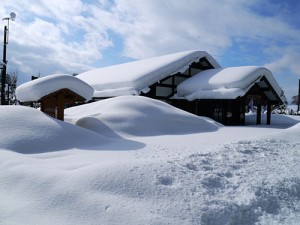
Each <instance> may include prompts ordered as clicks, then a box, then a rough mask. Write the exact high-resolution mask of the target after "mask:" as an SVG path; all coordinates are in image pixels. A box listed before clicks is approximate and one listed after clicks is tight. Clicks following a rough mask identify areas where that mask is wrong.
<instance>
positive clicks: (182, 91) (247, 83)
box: [177, 66, 286, 103]
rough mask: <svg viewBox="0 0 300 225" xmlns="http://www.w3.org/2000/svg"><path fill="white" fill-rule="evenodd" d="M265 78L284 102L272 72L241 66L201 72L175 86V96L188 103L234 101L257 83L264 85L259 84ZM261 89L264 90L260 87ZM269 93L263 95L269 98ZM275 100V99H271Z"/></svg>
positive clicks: (284, 100) (261, 68)
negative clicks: (194, 101) (219, 100)
mask: <svg viewBox="0 0 300 225" xmlns="http://www.w3.org/2000/svg"><path fill="white" fill-rule="evenodd" d="M263 77H265V78H266V80H267V81H268V83H269V84H270V85H271V86H272V88H273V89H274V91H275V92H276V94H277V96H279V98H280V100H281V101H282V102H283V103H284V102H286V99H285V96H284V94H283V91H282V89H281V88H280V87H279V85H278V83H277V82H276V80H275V79H274V77H273V75H272V72H271V71H270V70H268V69H266V68H264V67H259V66H241V67H228V68H218V69H209V70H205V71H202V72H200V73H198V74H196V75H194V76H193V77H191V78H189V79H187V80H185V81H183V82H182V83H180V84H179V85H178V86H177V96H178V97H184V98H186V99H188V100H189V101H192V100H195V99H235V98H237V97H239V96H244V95H245V94H246V93H247V92H248V91H249V90H250V88H251V87H252V86H253V85H254V84H255V83H256V82H257V83H258V84H259V85H260V86H262V85H266V84H265V83H262V82H260V79H261V78H263ZM262 88H264V87H263V86H262ZM269 92H271V91H266V92H265V94H266V95H267V96H268V97H269V98H274V97H276V96H274V94H273V96H271V93H269ZM272 100H276V99H272Z"/></svg>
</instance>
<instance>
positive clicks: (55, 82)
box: [16, 74, 94, 102]
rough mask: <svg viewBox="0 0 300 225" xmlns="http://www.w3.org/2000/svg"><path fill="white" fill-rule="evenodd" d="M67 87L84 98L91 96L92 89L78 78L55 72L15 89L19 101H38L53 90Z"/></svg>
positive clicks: (88, 98)
mask: <svg viewBox="0 0 300 225" xmlns="http://www.w3.org/2000/svg"><path fill="white" fill-rule="evenodd" d="M64 88H67V89H69V90H71V91H73V92H75V93H76V94H78V95H80V96H82V97H83V98H85V99H86V100H90V99H91V98H92V97H93V93H94V89H93V88H92V87H91V86H90V85H88V84H87V83H85V82H84V81H82V80H80V79H78V78H77V77H74V76H71V75H66V74H55V75H49V76H46V77H42V78H39V79H36V80H33V81H29V82H27V83H24V84H22V85H20V86H19V87H18V88H17V89H16V96H17V99H18V100H19V101H21V102H29V101H38V100H40V99H41V98H42V97H44V96H47V95H48V94H51V93H53V92H56V91H59V90H61V89H64Z"/></svg>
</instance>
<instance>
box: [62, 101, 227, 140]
mask: <svg viewBox="0 0 300 225" xmlns="http://www.w3.org/2000/svg"><path fill="white" fill-rule="evenodd" d="M65 114H66V115H65V120H66V121H71V122H73V123H75V124H76V125H79V126H82V127H84V128H87V129H90V130H93V131H95V132H97V133H101V134H102V135H105V136H109V137H112V135H113V134H109V133H107V132H106V131H107V129H106V127H109V128H110V129H111V130H113V131H114V132H117V133H119V134H127V135H134V136H153V135H170V134H188V133H199V132H212V131H217V130H218V129H219V128H220V127H222V125H221V124H219V123H217V122H215V121H213V120H211V119H209V118H206V117H199V116H195V115H193V114H190V113H187V112H185V111H182V110H180V109H177V108H175V107H173V106H171V105H169V104H167V103H164V102H162V101H158V100H154V99H150V98H146V97H141V96H122V97H115V98H111V99H106V100H103V101H99V102H95V103H90V104H87V105H82V106H77V107H74V108H69V109H67V110H66V111H65Z"/></svg>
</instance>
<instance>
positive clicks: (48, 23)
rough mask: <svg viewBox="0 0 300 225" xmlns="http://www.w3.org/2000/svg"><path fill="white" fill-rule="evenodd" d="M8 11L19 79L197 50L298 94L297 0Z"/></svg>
mask: <svg viewBox="0 0 300 225" xmlns="http://www.w3.org/2000/svg"><path fill="white" fill-rule="evenodd" d="M12 11H13V12H15V13H16V14H17V17H16V20H15V21H14V22H10V36H9V37H10V39H9V44H8V48H7V58H8V72H14V71H18V75H19V83H23V82H25V81H28V80H29V79H30V77H31V76H32V75H37V74H40V75H41V76H46V75H49V74H54V73H81V72H84V71H87V70H89V69H92V68H95V67H103V66H109V65H114V64H119V63H124V62H128V61H133V60H139V59H143V58H149V57H154V56H159V55H164V54H169V53H174V52H179V51H185V50H192V49H196V50H203V51H207V52H208V53H210V54H211V55H212V56H213V57H214V58H215V59H216V60H217V61H218V62H219V63H220V64H221V65H222V66H223V67H228V66H242V65H258V66H265V67H267V68H268V69H270V70H271V71H272V72H273V75H274V77H275V78H276V80H277V81H278V83H279V85H280V86H281V87H282V89H283V90H284V92H285V94H286V96H287V99H288V100H290V98H291V96H293V95H296V94H297V93H298V80H299V79H300V62H299V61H300V1H298V0H210V1H206V0H176V1H174V0H114V1H112V0H60V1H53V0H30V1H29V0H14V1H11V0H2V1H1V6H0V16H2V18H4V17H8V16H9V14H10V12H12ZM6 24H7V21H2V27H4V25H6ZM0 35H2V36H3V28H2V29H1V34H0Z"/></svg>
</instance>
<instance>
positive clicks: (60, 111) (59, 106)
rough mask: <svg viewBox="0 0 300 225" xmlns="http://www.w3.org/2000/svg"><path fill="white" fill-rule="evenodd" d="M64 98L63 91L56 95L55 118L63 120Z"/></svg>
mask: <svg viewBox="0 0 300 225" xmlns="http://www.w3.org/2000/svg"><path fill="white" fill-rule="evenodd" d="M64 110H65V98H64V95H63V93H59V94H58V96H57V117H56V118H57V119H59V120H62V121H64Z"/></svg>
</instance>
